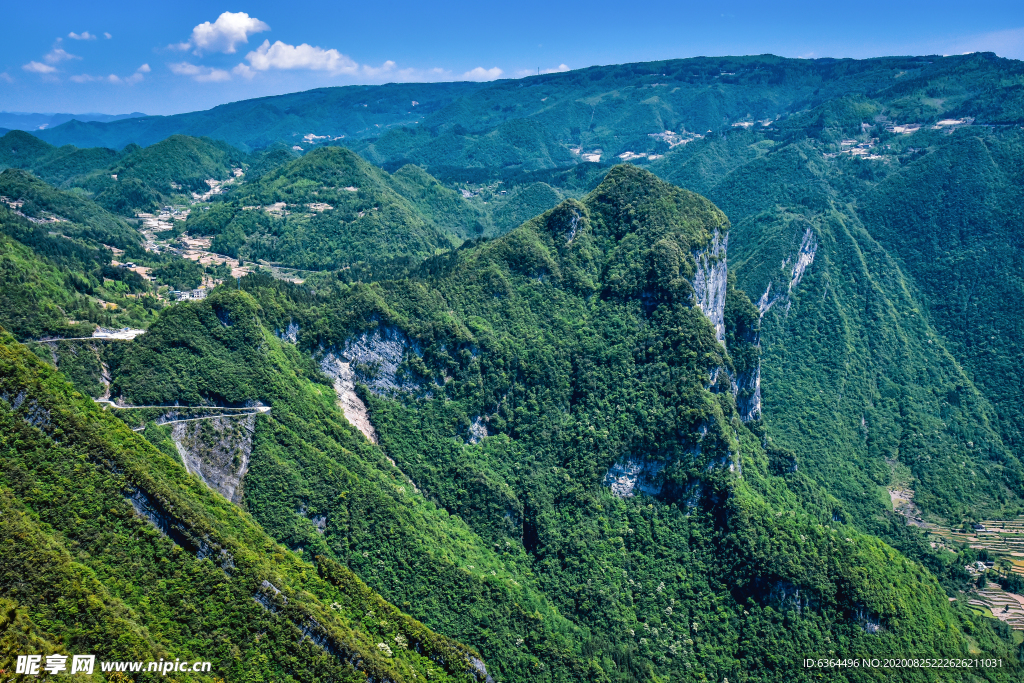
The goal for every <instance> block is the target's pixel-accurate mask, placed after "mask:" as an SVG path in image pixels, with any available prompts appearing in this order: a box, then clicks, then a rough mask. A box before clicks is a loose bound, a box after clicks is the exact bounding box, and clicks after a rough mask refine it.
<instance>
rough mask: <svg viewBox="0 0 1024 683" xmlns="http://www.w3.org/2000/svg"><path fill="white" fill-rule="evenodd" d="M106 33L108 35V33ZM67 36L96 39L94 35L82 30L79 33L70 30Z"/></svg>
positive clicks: (77, 38) (79, 38)
mask: <svg viewBox="0 0 1024 683" xmlns="http://www.w3.org/2000/svg"><path fill="white" fill-rule="evenodd" d="M107 35H110V34H109V33H108V34H107ZM68 38H70V39H71V40H96V36H94V35H93V34H91V33H89V32H88V31H82V32H81V33H75V32H74V31H72V32H71V33H69V34H68Z"/></svg>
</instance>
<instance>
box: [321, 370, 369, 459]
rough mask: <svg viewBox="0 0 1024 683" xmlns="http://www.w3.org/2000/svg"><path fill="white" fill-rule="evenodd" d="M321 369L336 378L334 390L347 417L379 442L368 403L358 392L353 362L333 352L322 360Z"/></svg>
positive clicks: (360, 429)
mask: <svg viewBox="0 0 1024 683" xmlns="http://www.w3.org/2000/svg"><path fill="white" fill-rule="evenodd" d="M320 370H321V371H322V372H323V373H324V374H325V375H327V376H328V377H330V378H331V379H333V380H334V391H335V393H336V394H337V395H338V407H339V408H341V410H342V412H343V413H345V419H347V420H348V421H349V422H351V423H352V426H354V427H355V428H356V429H358V430H359V431H360V432H362V433H363V436H365V437H366V438H367V439H369V440H370V441H372V442H373V443H377V431H376V430H375V429H374V428H373V423H372V422H370V415H369V413H368V412H367V410H366V404H365V403H363V400H362V399H361V398H359V394H357V393H356V375H355V372H354V371H353V370H352V364H351V363H350V362H347V361H345V360H342V359H341V358H339V357H338V356H336V355H334V354H333V353H328V354H327V355H326V356H324V357H323V358H322V359H321V360H320Z"/></svg>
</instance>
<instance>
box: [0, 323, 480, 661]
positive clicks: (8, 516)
mask: <svg viewBox="0 0 1024 683" xmlns="http://www.w3.org/2000/svg"><path fill="white" fill-rule="evenodd" d="M0 398H2V401H0V422H2V423H3V428H2V429H0V509H2V512H3V514H0V520H2V521H0V545H2V546H3V548H4V552H3V553H2V554H0V557H2V559H0V585H3V586H4V597H5V600H6V601H7V602H6V609H7V610H10V611H11V613H12V614H15V615H17V616H15V617H14V619H13V620H9V621H7V622H6V623H3V622H0V623H3V627H4V628H3V630H2V631H0V642H3V643H4V649H3V652H4V654H5V661H2V662H0V666H3V667H4V668H5V669H7V670H10V667H11V666H12V665H13V662H11V661H7V660H6V657H7V656H9V655H8V652H11V650H9V649H8V647H9V645H10V644H12V642H18V641H19V640H22V642H24V640H23V639H24V637H25V636H24V635H23V634H24V633H26V632H27V633H34V637H35V638H36V639H37V644H33V646H35V647H40V648H41V649H43V650H44V651H53V650H56V651H63V652H65V653H85V652H88V653H93V654H96V655H97V658H98V659H99V660H101V661H102V660H109V659H122V660H123V659H127V660H157V659H159V658H171V657H180V658H182V659H188V660H196V659H200V660H208V661H211V662H213V669H212V672H211V675H210V676H202V675H197V676H191V677H190V676H187V675H186V676H185V677H183V678H182V680H212V679H213V677H215V676H216V677H219V678H229V679H238V680H267V679H274V680H286V681H303V680H305V681H314V680H324V679H325V678H330V679H333V680H353V681H356V680H365V679H366V677H367V676H370V677H374V678H387V679H389V680H394V681H411V680H415V679H416V678H417V677H418V676H419V677H423V676H426V677H428V678H430V679H431V680H434V679H436V680H471V679H474V678H475V675H476V668H475V665H474V663H473V661H472V659H473V658H474V657H475V654H474V653H473V652H472V651H471V650H468V649H466V648H464V647H462V646H460V645H458V644H456V643H454V642H452V641H450V640H447V639H445V638H442V637H440V636H437V635H436V634H434V633H432V632H430V631H429V630H428V629H425V628H424V627H423V626H422V625H420V624H419V623H417V622H415V621H414V620H412V619H410V618H408V617H406V616H405V615H403V614H401V613H400V612H398V610H396V609H395V608H393V607H391V606H390V605H388V604H387V603H385V602H384V601H383V600H381V599H380V598H379V597H378V596H377V595H375V594H374V593H373V592H372V591H370V590H368V589H367V588H366V587H365V586H364V585H363V584H362V583H361V582H360V581H359V580H358V579H357V578H355V577H354V576H353V575H352V574H351V572H349V571H347V570H346V569H344V568H343V567H341V566H339V565H337V564H336V563H334V562H332V561H330V560H329V559H326V558H322V559H318V560H317V561H316V565H315V566H314V565H312V564H309V563H307V562H304V561H303V560H302V559H301V558H300V557H298V556H297V555H295V554H294V553H291V552H289V551H287V550H285V549H284V548H282V547H280V546H278V545H276V544H275V543H274V542H272V541H271V540H270V539H269V538H268V537H267V536H266V535H265V534H264V532H263V531H262V530H261V529H260V528H259V526H258V525H257V524H255V523H254V522H253V521H252V520H251V518H250V517H249V516H248V515H246V514H245V513H243V512H242V511H240V510H239V509H237V508H235V507H233V506H231V504H230V503H228V502H226V501H224V500H223V499H221V498H219V497H218V496H217V495H216V494H214V493H212V492H210V491H209V490H208V489H207V488H206V487H205V485H204V484H202V483H201V482H200V481H199V480H198V479H196V478H195V477H191V476H189V475H188V474H187V473H186V472H185V471H184V469H182V468H181V467H180V465H178V464H177V463H175V462H174V461H173V460H172V459H171V458H169V457H167V456H166V455H163V454H162V453H160V452H159V451H157V450H156V449H154V448H153V447H152V446H150V445H149V444H148V443H147V442H146V441H145V440H144V439H142V438H141V437H140V436H138V435H136V434H133V433H132V432H131V431H129V430H128V429H127V427H125V426H124V425H123V424H121V423H120V422H118V421H117V420H116V419H114V418H112V417H110V416H109V415H108V414H105V413H103V412H102V411H101V410H100V409H99V408H97V407H96V406H95V405H94V404H93V403H92V401H90V400H88V399H83V398H82V396H81V395H80V394H78V393H76V392H74V391H72V389H71V387H70V386H69V385H68V384H67V383H66V382H65V381H64V380H63V378H62V377H61V376H60V375H58V374H56V373H54V372H53V371H52V370H50V369H48V368H46V367H45V366H44V365H43V364H42V363H41V362H40V361H38V360H37V359H35V357H34V356H32V355H31V354H30V353H28V351H27V350H25V349H24V347H20V346H19V345H17V344H16V343H15V342H14V340H13V339H12V338H11V337H10V336H9V335H6V334H5V335H4V336H3V338H2V341H0ZM19 610H24V611H20V612H19ZM15 624H18V628H19V629H20V631H21V632H20V633H18V632H15V631H14V629H13V627H14V626H15ZM39 639H45V640H47V641H49V642H48V643H46V642H43V643H38V640H39ZM381 642H383V643H385V644H388V643H390V644H392V645H391V646H387V647H380V646H379V645H378V643H381ZM403 644H404V646H403ZM19 652H20V651H19ZM12 659H13V657H12ZM470 672H472V674H471V673H470ZM151 679H152V680H156V677H155V676H154V675H153V674H142V675H141V676H140V677H139V679H138V680H151Z"/></svg>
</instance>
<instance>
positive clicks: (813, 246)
mask: <svg viewBox="0 0 1024 683" xmlns="http://www.w3.org/2000/svg"><path fill="white" fill-rule="evenodd" d="M817 252H818V240H817V239H816V238H815V237H814V231H813V230H811V229H810V228H807V231H806V232H804V237H803V239H802V240H801V241H800V251H798V252H797V255H796V263H795V264H793V274H792V276H791V277H790V280H789V292H790V293H792V292H793V288H794V287H796V286H797V285H798V284H800V279H801V278H802V277H803V276H804V271H805V270H807V267H808V266H809V265H811V264H812V263H814V255H815V254H816V253H817Z"/></svg>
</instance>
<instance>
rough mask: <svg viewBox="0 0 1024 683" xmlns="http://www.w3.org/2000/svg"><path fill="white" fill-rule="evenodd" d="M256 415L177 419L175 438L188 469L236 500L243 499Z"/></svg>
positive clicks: (211, 486)
mask: <svg viewBox="0 0 1024 683" xmlns="http://www.w3.org/2000/svg"><path fill="white" fill-rule="evenodd" d="M255 431H256V415H246V416H245V417H211V418H208V419H204V420H194V421H186V422H176V423H175V424H174V427H173V429H172V431H171V438H172V439H174V444H175V446H177V448H178V453H179V454H180V455H181V459H182V461H183V462H184V463H185V469H187V470H188V471H189V472H191V473H192V474H195V475H197V476H198V477H199V478H200V479H202V480H203V481H204V482H205V483H206V485H207V486H209V487H210V488H211V489H213V490H214V491H217V492H219V493H220V494H221V495H223V496H224V497H225V498H227V499H228V500H230V501H231V502H232V503H240V502H241V501H242V481H243V480H244V479H245V473H246V472H248V471H249V456H250V455H251V453H252V435H253V432H255Z"/></svg>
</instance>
